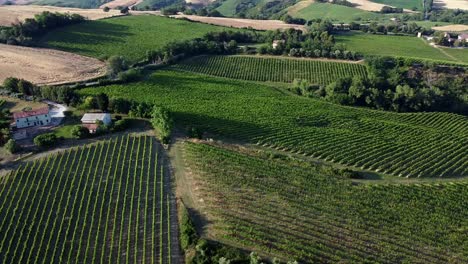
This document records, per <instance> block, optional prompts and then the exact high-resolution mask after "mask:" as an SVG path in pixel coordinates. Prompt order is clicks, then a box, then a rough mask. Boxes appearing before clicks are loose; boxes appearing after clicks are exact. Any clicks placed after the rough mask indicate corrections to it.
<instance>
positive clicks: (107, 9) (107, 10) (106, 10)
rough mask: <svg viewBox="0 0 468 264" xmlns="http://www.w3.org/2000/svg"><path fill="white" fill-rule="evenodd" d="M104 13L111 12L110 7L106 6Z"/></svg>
mask: <svg viewBox="0 0 468 264" xmlns="http://www.w3.org/2000/svg"><path fill="white" fill-rule="evenodd" d="M102 11H104V12H109V11H110V8H109V7H108V6H105V7H104V8H103V9H102Z"/></svg>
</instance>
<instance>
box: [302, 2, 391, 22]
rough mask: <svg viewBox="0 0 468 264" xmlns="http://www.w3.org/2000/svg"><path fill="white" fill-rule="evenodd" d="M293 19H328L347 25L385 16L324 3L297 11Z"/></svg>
mask: <svg viewBox="0 0 468 264" xmlns="http://www.w3.org/2000/svg"><path fill="white" fill-rule="evenodd" d="M294 16H295V17H299V18H304V19H314V18H315V19H316V18H322V19H330V20H332V21H334V22H337V23H339V22H344V23H348V22H351V21H367V20H380V19H382V18H385V15H382V14H377V13H373V12H369V11H364V10H361V9H357V8H353V7H348V6H342V5H334V4H324V3H313V4H311V5H309V6H308V7H306V8H304V9H301V10H299V11H298V12H297V13H296V14H295V15H294Z"/></svg>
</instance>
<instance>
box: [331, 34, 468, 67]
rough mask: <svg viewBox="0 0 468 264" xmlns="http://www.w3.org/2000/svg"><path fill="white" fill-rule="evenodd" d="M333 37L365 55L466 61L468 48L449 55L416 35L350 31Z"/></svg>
mask: <svg viewBox="0 0 468 264" xmlns="http://www.w3.org/2000/svg"><path fill="white" fill-rule="evenodd" d="M335 39H336V42H337V43H344V44H345V45H346V47H347V48H348V49H349V50H353V51H357V52H360V53H362V54H365V55H381V56H398V57H409V58H415V59H427V60H441V61H451V62H458V63H467V61H466V60H463V59H462V58H463V57H464V56H465V54H468V50H466V49H465V50H460V51H458V52H460V55H461V56H462V57H453V56H452V57H451V56H447V55H446V54H444V53H443V52H441V51H440V50H439V49H436V48H434V47H431V46H429V44H427V43H426V42H425V41H424V40H422V39H419V38H416V37H408V36H389V35H372V34H365V33H359V32H351V33H343V34H340V35H335Z"/></svg>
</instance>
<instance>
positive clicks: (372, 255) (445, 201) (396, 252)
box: [183, 142, 468, 263]
mask: <svg viewBox="0 0 468 264" xmlns="http://www.w3.org/2000/svg"><path fill="white" fill-rule="evenodd" d="M183 148H184V150H185V151H184V153H185V155H184V157H185V160H186V165H187V166H188V167H190V169H191V171H192V172H193V175H194V176H193V177H195V178H194V180H195V181H196V182H197V186H198V185H200V186H199V188H198V190H197V193H196V195H197V197H203V199H204V211H206V212H207V217H210V218H209V219H208V221H209V222H210V223H212V228H213V229H214V230H216V231H215V232H214V233H215V234H217V238H218V239H220V240H221V241H224V242H227V243H232V244H234V245H240V246H241V247H245V248H248V249H250V250H251V249H254V250H255V251H258V252H262V253H264V254H267V255H273V256H279V257H282V258H287V259H296V260H299V261H300V262H305V263H338V262H343V263H404V262H408V263H448V262H452V263H466V261H468V254H467V252H468V251H467V248H466V243H464V241H466V233H465V231H464V229H465V228H466V224H467V222H466V219H468V218H467V217H468V207H467V204H468V196H467V195H466V194H467V193H468V183H467V182H445V183H438V184H431V183H425V184H382V185H380V184H379V185H371V184H359V183H357V182H354V183H353V182H352V181H351V180H349V179H345V178H343V177H342V176H339V175H336V174H334V172H332V171H330V170H327V169H324V168H323V167H320V166H317V165H312V164H310V163H305V162H304V163H302V162H299V161H293V162H290V161H287V160H274V159H271V158H262V156H258V154H257V152H255V154H245V153H243V154H241V153H238V152H235V151H233V150H226V149H222V148H220V147H216V146H212V145H206V144H200V143H189V142H187V143H185V144H184V146H183ZM243 152H245V150H244V151H243Z"/></svg>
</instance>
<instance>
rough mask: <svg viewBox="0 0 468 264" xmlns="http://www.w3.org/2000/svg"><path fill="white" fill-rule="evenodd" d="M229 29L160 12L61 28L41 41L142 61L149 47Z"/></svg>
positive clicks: (91, 53)
mask: <svg viewBox="0 0 468 264" xmlns="http://www.w3.org/2000/svg"><path fill="white" fill-rule="evenodd" d="M226 29H227V28H224V27H218V26H212V25H207V24H201V23H193V22H188V21H183V20H177V19H173V18H166V17H160V16H151V15H146V16H145V15H141V16H126V17H117V18H111V19H106V20H99V21H87V22H85V23H80V24H77V25H72V26H68V27H64V28H60V29H57V30H55V31H52V32H51V33H49V34H48V35H46V36H45V37H44V38H43V39H42V40H41V43H42V45H44V46H47V47H49V48H53V49H59V50H64V51H69V52H74V53H78V54H82V55H87V56H90V57H95V58H102V57H109V56H113V55H118V56H124V57H126V58H127V59H129V60H130V61H138V60H141V59H143V58H145V56H146V52H147V51H148V50H155V49H158V48H160V47H162V46H164V45H166V44H168V43H169V42H172V41H179V40H187V39H193V38H196V37H202V36H203V35H205V34H206V33H208V32H213V31H223V30H226Z"/></svg>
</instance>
